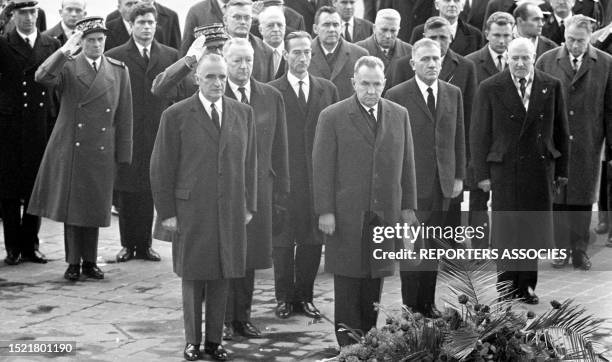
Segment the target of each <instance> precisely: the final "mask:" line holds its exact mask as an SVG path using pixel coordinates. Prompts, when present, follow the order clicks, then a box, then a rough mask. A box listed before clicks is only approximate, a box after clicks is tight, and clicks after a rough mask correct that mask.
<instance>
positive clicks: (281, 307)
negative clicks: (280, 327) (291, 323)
mask: <svg viewBox="0 0 612 362" xmlns="http://www.w3.org/2000/svg"><path fill="white" fill-rule="evenodd" d="M292 311H293V308H292V305H291V303H287V302H282V301H281V302H278V304H277V305H276V312H275V313H276V316H277V317H278V318H280V319H286V318H289V316H290V315H291V312H292Z"/></svg>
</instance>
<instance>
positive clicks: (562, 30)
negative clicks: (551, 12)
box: [559, 20, 565, 36]
mask: <svg viewBox="0 0 612 362" xmlns="http://www.w3.org/2000/svg"><path fill="white" fill-rule="evenodd" d="M559 33H560V34H562V36H564V35H563V34H565V23H564V22H563V20H561V22H560V23H559Z"/></svg>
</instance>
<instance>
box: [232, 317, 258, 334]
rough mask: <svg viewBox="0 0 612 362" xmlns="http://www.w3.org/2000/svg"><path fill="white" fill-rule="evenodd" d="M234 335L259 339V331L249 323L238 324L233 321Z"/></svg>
mask: <svg viewBox="0 0 612 362" xmlns="http://www.w3.org/2000/svg"><path fill="white" fill-rule="evenodd" d="M232 325H233V327H234V333H236V334H239V335H241V336H243V337H247V338H259V337H261V331H260V330H259V329H258V328H257V327H255V326H254V325H253V323H251V322H239V321H233V322H232Z"/></svg>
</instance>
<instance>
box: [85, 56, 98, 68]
mask: <svg viewBox="0 0 612 362" xmlns="http://www.w3.org/2000/svg"><path fill="white" fill-rule="evenodd" d="M85 59H87V62H88V63H89V65H90V66H91V68H92V69H93V62H96V68H97V71H100V65H101V64H100V63H102V57H98V58H97V59H91V58H89V57H85Z"/></svg>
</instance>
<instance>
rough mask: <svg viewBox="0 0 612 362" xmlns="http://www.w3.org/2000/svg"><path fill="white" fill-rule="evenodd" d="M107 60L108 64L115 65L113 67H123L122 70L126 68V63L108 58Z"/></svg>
mask: <svg viewBox="0 0 612 362" xmlns="http://www.w3.org/2000/svg"><path fill="white" fill-rule="evenodd" d="M106 59H108V62H109V63H111V64H113V65H116V66H118V67H121V68H125V63H124V62H122V61H120V60H117V59H113V58H109V57H106Z"/></svg>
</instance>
